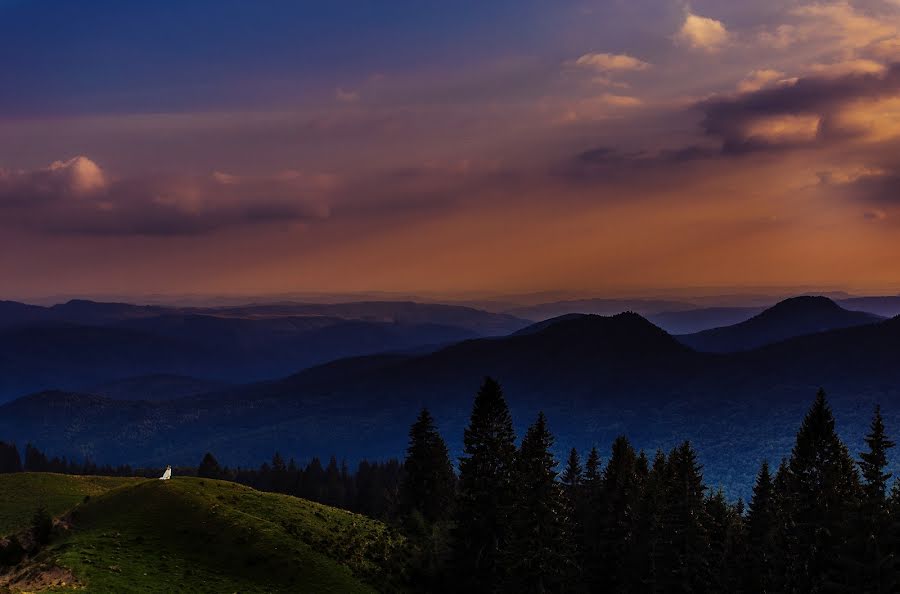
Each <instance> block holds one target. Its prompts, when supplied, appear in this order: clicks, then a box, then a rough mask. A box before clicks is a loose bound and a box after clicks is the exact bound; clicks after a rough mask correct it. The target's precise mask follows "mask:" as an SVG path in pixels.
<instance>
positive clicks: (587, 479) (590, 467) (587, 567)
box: [580, 446, 604, 591]
mask: <svg viewBox="0 0 900 594" xmlns="http://www.w3.org/2000/svg"><path fill="white" fill-rule="evenodd" d="M582 510H583V511H582V515H581V521H582V530H583V534H582V544H581V555H580V557H581V573H582V576H583V578H582V579H583V581H584V587H585V589H586V590H588V591H596V590H597V589H599V588H601V587H602V586H603V583H604V582H603V580H604V572H603V567H602V555H603V551H602V538H601V536H602V532H601V526H602V524H601V521H602V518H603V513H602V511H603V471H602V469H601V465H600V453H599V452H598V451H597V448H596V446H594V447H592V448H591V451H590V452H589V453H588V457H587V460H586V461H585V463H584V488H583V493H582Z"/></svg>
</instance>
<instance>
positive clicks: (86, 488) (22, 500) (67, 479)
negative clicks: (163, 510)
mask: <svg viewBox="0 0 900 594" xmlns="http://www.w3.org/2000/svg"><path fill="white" fill-rule="evenodd" d="M141 480H142V479H134V478H116V477H109V476H72V475H68V474H49V473H32V472H25V473H16V474H3V475H0V536H5V535H8V534H10V533H12V532H16V531H18V530H21V529H22V528H27V527H28V525H29V523H30V521H31V517H32V515H33V514H34V512H35V511H36V510H37V509H38V508H39V507H40V506H42V505H43V506H44V507H46V508H47V511H48V512H50V514H51V515H53V516H58V515H60V514H62V513H64V512H66V511H68V510H70V509H72V508H73V507H75V505H77V504H78V503H81V502H82V501H83V500H84V498H85V497H96V496H97V495H101V494H103V493H106V492H107V491H109V490H111V489H115V488H117V487H121V486H123V485H128V484H137V483H138V482H140V481H141Z"/></svg>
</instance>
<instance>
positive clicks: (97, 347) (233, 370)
mask: <svg viewBox="0 0 900 594" xmlns="http://www.w3.org/2000/svg"><path fill="white" fill-rule="evenodd" d="M527 324H528V322H526V321H525V320H520V319H518V318H515V317H513V316H510V315H507V314H496V313H489V312H483V311H479V310H476V309H472V308H467V307H458V306H446V305H432V304H419V303H407V302H371V303H368V302H367V303H347V304H337V305H331V304H325V305H319V304H291V303H285V304H276V305H249V306H242V307H222V308H170V307H161V306H137V305H131V304H125V303H94V302H90V301H69V302H67V303H64V304H59V305H55V306H52V307H39V306H34V305H28V304H23V303H16V302H8V301H7V302H0V402H3V401H5V400H9V399H10V398H13V397H16V396H21V395H22V394H25V393H28V392H34V391H38V390H44V389H50V388H58V389H67V390H90V389H92V388H93V387H94V386H96V385H106V384H110V383H115V382H121V381H124V380H128V381H129V382H131V384H132V385H133V386H134V388H135V391H136V392H137V393H141V392H144V393H148V394H149V393H150V392H152V391H153V389H154V387H153V386H152V385H148V386H144V387H140V386H139V384H140V383H141V380H140V378H141V377H144V376H149V378H150V379H149V380H148V381H149V382H151V384H152V383H157V384H158V382H156V380H154V379H153V378H154V377H157V378H158V376H160V375H164V376H172V375H177V376H187V377H191V378H195V381H203V382H218V383H220V384H223V383H246V382H253V381H261V380H266V379H272V378H277V377H282V376H285V375H288V374H290V373H294V372H296V371H298V370H300V369H304V368H307V367H310V366H313V365H318V364H321V363H325V362H327V361H332V360H335V359H338V358H342V357H349V356H356V355H367V354H374V353H380V352H385V351H408V350H412V351H416V352H423V351H427V350H429V349H434V348H437V347H440V346H442V345H446V344H450V343H454V342H458V341H460V340H464V339H468V338H475V337H482V336H492V335H505V334H508V333H510V332H514V331H516V330H518V329H520V328H522V327H524V326H526V325H527ZM120 392H121V390H119V391H117V392H116V393H120ZM175 392H176V393H177V392H179V391H178V390H176V391H175ZM162 396H163V395H160V397H162ZM172 397H175V394H174V393H173V396H172ZM151 399H158V398H157V397H153V398H151Z"/></svg>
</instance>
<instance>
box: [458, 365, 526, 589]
mask: <svg viewBox="0 0 900 594" xmlns="http://www.w3.org/2000/svg"><path fill="white" fill-rule="evenodd" d="M515 440H516V436H515V432H514V431H513V424H512V418H511V417H510V414H509V407H508V406H507V404H506V400H505V399H504V397H503V390H502V389H501V387H500V384H498V383H497V382H496V380H494V379H491V378H485V380H484V383H483V384H482V386H481V389H480V390H479V391H478V395H477V396H476V397H475V404H474V406H473V408H472V415H471V417H470V419H469V426H468V427H467V428H466V430H465V433H464V435H463V456H462V457H461V458H460V461H459V493H458V497H457V506H456V530H455V532H454V562H455V564H456V566H457V568H458V572H457V574H458V578H459V579H460V584H458V589H459V591H466V592H473V593H478V592H492V591H494V590H495V589H497V588H498V587H499V585H500V584H501V582H502V578H503V575H502V564H501V562H500V561H501V560H500V553H501V551H502V550H503V548H504V546H505V544H506V540H507V537H508V533H509V514H510V511H511V510H510V508H511V506H512V502H513V496H514V492H513V490H514V488H513V482H512V477H513V468H514V463H515V459H516V445H515Z"/></svg>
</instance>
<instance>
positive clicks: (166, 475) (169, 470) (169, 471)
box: [159, 466, 172, 481]
mask: <svg viewBox="0 0 900 594" xmlns="http://www.w3.org/2000/svg"><path fill="white" fill-rule="evenodd" d="M170 478H172V467H171V466H166V471H165V472H164V473H163V475H162V476H161V477H159V480H161V481H167V480H169V479H170Z"/></svg>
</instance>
